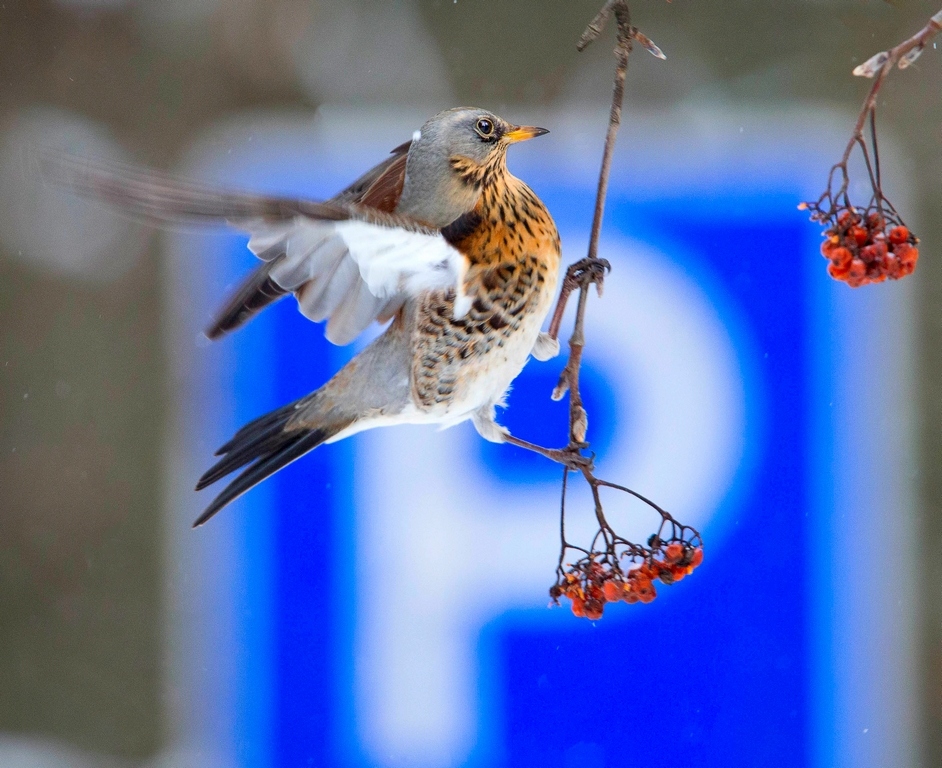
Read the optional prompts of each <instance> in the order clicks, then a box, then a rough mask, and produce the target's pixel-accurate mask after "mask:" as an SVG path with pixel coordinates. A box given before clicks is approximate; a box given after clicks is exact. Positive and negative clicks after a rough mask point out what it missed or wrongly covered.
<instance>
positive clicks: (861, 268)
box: [848, 259, 867, 280]
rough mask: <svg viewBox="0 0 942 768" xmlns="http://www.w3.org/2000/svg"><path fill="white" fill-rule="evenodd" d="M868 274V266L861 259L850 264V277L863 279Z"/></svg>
mask: <svg viewBox="0 0 942 768" xmlns="http://www.w3.org/2000/svg"><path fill="white" fill-rule="evenodd" d="M866 274H867V265H866V264H864V263H863V261H861V260H860V259H853V260H852V261H851V262H850V271H849V272H848V277H850V278H851V279H852V280H853V279H858V278H862V277H864V276H865V275H866Z"/></svg>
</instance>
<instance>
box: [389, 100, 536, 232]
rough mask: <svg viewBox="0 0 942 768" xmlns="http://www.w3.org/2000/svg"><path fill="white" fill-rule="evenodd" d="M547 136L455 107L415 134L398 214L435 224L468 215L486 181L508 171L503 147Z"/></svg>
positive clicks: (484, 113) (488, 114) (485, 113)
mask: <svg viewBox="0 0 942 768" xmlns="http://www.w3.org/2000/svg"><path fill="white" fill-rule="evenodd" d="M544 133H549V131H547V130H546V129H545V128H536V127H532V126H520V125H512V124H511V123H508V122H507V121H506V120H504V119H503V118H500V117H498V116H497V115H495V114H494V113H493V112H488V111H487V110H486V109H479V108H476V107H457V108H455V109H449V110H446V111H444V112H439V113H438V114H437V115H435V116H434V117H433V118H431V119H430V120H429V121H428V122H427V123H425V125H423V126H422V129H421V130H419V131H416V132H415V134H414V135H413V137H412V145H411V146H410V148H409V159H408V163H407V165H406V183H405V188H404V189H403V198H402V202H401V204H400V212H403V213H406V214H409V215H412V216H415V217H416V218H418V219H420V220H422V221H426V222H429V223H434V224H435V225H436V226H439V225H444V224H447V223H450V222H451V221H454V219H455V218H457V216H460V215H461V214H463V213H465V212H466V211H469V210H471V208H473V207H474V205H475V202H476V201H477V199H478V197H479V196H480V194H481V190H482V188H483V187H484V186H485V185H486V184H487V183H488V180H489V179H494V178H495V177H497V176H498V175H499V174H501V173H503V172H504V171H505V170H506V165H505V164H504V159H505V157H506V153H507V147H509V146H510V145H511V144H516V143H517V142H520V141H526V140H527V139H532V138H535V137H536V136H542V135H543V134H544Z"/></svg>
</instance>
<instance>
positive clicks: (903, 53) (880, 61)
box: [842, 11, 942, 163]
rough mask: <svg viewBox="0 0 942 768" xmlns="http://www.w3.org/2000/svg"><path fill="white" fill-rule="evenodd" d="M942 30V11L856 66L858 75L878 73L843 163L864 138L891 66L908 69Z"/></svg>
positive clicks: (872, 75)
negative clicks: (892, 46) (915, 31)
mask: <svg viewBox="0 0 942 768" xmlns="http://www.w3.org/2000/svg"><path fill="white" fill-rule="evenodd" d="M939 32H942V11H939V12H938V13H937V14H935V16H933V17H932V18H931V19H929V23H928V24H926V26H924V27H923V28H922V29H921V30H919V32H917V33H916V34H915V35H913V36H912V37H911V38H909V39H908V40H904V41H903V42H902V43H900V44H899V45H897V46H896V47H895V48H890V50H888V51H881V52H880V53H878V54H876V55H875V56H871V57H870V58H869V59H867V61H865V62H864V63H863V64H860V65H859V66H857V67H855V68H854V75H856V76H857V77H875V79H874V81H873V85H872V86H871V87H870V93H868V94H867V98H866V99H864V103H863V106H862V107H861V108H860V114H859V115H858V116H857V124H856V125H855V126H854V133H853V136H851V139H850V141H849V142H848V143H847V148H846V149H845V150H844V156H843V158H842V162H843V163H847V161H848V160H849V159H850V155H851V153H852V152H853V149H854V145H855V144H857V143H859V142H862V141H863V140H864V133H863V132H864V126H865V125H866V124H867V118H868V117H869V116H870V115H872V114H873V111H874V108H875V107H876V104H877V95H878V94H879V93H880V88H882V87H883V81H884V80H886V76H887V75H888V74H890V70H891V69H893V67H894V66H898V67H899V68H900V69H906V68H907V67H909V66H910V65H911V64H913V62H915V61H916V59H918V58H919V56H920V55H921V54H922V52H923V50H924V49H925V47H926V44H927V43H928V42H929V41H930V40H931V39H932V38H933V37H935V36H936V35H937V34H939Z"/></svg>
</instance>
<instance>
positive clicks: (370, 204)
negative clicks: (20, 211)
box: [52, 145, 469, 344]
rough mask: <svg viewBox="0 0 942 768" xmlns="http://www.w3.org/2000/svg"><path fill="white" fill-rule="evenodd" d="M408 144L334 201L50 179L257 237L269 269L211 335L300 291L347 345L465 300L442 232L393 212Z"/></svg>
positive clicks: (134, 176) (138, 181)
mask: <svg viewBox="0 0 942 768" xmlns="http://www.w3.org/2000/svg"><path fill="white" fill-rule="evenodd" d="M407 149H408V145H403V146H402V147H399V148H397V150H395V151H394V153H393V155H392V156H391V157H390V158H389V159H387V160H386V161H384V162H383V163H381V164H380V165H378V166H376V168H373V169H371V170H370V171H368V172H367V173H366V174H364V175H363V176H362V177H360V178H359V179H357V181H355V182H354V183H353V184H351V185H350V186H349V187H347V188H346V189H345V190H343V191H342V192H340V193H339V194H338V195H337V196H335V197H334V198H332V199H331V200H329V201H327V202H315V201H309V200H296V199H290V198H280V197H269V196H262V195H252V194H246V193H239V192H221V191H218V190H215V189H212V188H209V187H205V186H202V185H196V184H190V183H185V182H181V181H179V180H176V179H172V178H170V177H167V176H163V175H158V174H154V173H151V172H141V171H137V170H132V169H128V168H125V167H119V166H104V165H93V164H91V163H88V162H85V161H77V160H70V159H63V158H56V159H54V160H53V162H54V166H55V167H54V168H53V169H52V170H53V173H54V174H55V175H56V176H58V177H59V178H61V179H63V180H64V181H65V182H66V184H67V185H68V186H69V187H71V188H72V189H73V190H75V191H77V192H78V193H80V194H83V195H86V196H91V197H96V198H100V199H104V200H106V201H109V202H112V203H114V204H116V205H118V206H120V207H122V208H123V209H125V210H127V211H129V212H131V213H134V214H137V215H138V216H141V217H143V218H145V219H148V220H152V221H157V222H186V221H196V222H213V221H226V222H228V223H230V224H232V225H233V226H235V227H237V228H239V229H244V230H246V231H248V232H249V233H250V234H251V238H250V240H249V248H250V249H251V250H252V252H253V253H255V255H256V256H258V257H259V258H260V259H261V260H262V261H263V262H264V263H263V264H262V265H261V266H260V267H259V269H257V270H256V271H255V272H254V273H252V275H250V276H249V279H248V280H247V281H246V282H244V283H243V284H242V286H241V287H240V288H239V290H238V291H236V293H235V294H234V296H233V297H232V298H231V299H230V301H229V302H228V303H227V304H226V305H225V307H223V310H222V311H221V312H220V313H219V314H218V315H217V318H216V320H215V322H214V323H213V325H212V326H211V328H210V330H209V331H208V335H209V336H210V337H211V338H213V337H216V336H219V335H220V334H222V333H224V332H226V331H228V330H232V329H234V328H236V327H238V326H239V325H241V324H242V323H244V322H245V321H246V320H248V319H249V318H250V317H251V316H252V315H254V314H255V313H256V312H257V311H259V310H260V309H262V308H263V307H265V306H266V305H267V304H269V303H270V302H271V301H273V300H275V299H277V298H279V297H280V296H282V295H284V294H285V293H288V292H291V293H294V294H295V296H296V297H297V300H298V305H299V308H300V310H301V312H302V313H303V314H304V315H305V316H307V317H309V318H311V319H312V320H315V321H322V320H326V321H327V332H326V335H327V338H328V339H329V340H330V341H332V342H334V343H336V344H347V343H349V342H350V341H352V340H353V339H354V338H356V336H357V335H359V333H360V332H362V331H363V330H364V329H365V328H366V327H367V326H368V325H369V324H370V323H372V322H373V320H375V319H379V320H381V321H382V320H385V319H388V318H389V317H392V316H393V315H394V314H395V313H396V312H397V311H398V310H399V308H400V307H401V306H402V304H403V302H405V301H406V300H407V299H408V298H409V297H411V296H415V295H417V294H418V293H421V292H422V291H426V290H432V289H449V288H453V289H454V290H455V292H456V302H455V311H456V313H457V314H459V315H460V314H463V313H464V312H465V311H467V306H468V304H469V301H468V300H467V299H466V298H465V297H464V296H463V295H462V286H463V282H464V274H465V270H466V268H467V259H466V257H465V256H464V255H463V254H462V253H461V252H460V251H459V250H457V249H456V248H455V247H454V246H452V245H451V244H450V243H449V242H448V241H447V240H446V238H445V237H444V236H443V235H442V232H441V230H437V229H431V228H429V227H426V226H424V225H422V224H420V223H418V222H416V221H414V220H411V219H409V218H407V217H403V216H397V215H396V214H394V213H392V210H393V209H394V208H395V205H396V203H397V202H398V198H399V194H400V193H401V189H402V179H403V177H404V173H405V157H406V154H405V152H406V151H407Z"/></svg>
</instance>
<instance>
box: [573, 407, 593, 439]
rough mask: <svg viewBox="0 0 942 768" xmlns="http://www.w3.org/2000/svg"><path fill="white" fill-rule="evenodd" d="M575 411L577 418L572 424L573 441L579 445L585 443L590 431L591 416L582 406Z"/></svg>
mask: <svg viewBox="0 0 942 768" xmlns="http://www.w3.org/2000/svg"><path fill="white" fill-rule="evenodd" d="M574 410H575V412H576V414H575V416H576V418H575V419H573V422H572V439H573V440H575V441H576V442H577V443H584V442H585V436H586V432H588V431H589V414H587V413H586V412H585V408H583V407H582V406H581V405H580V406H578V407H577V408H575V409H574Z"/></svg>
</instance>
